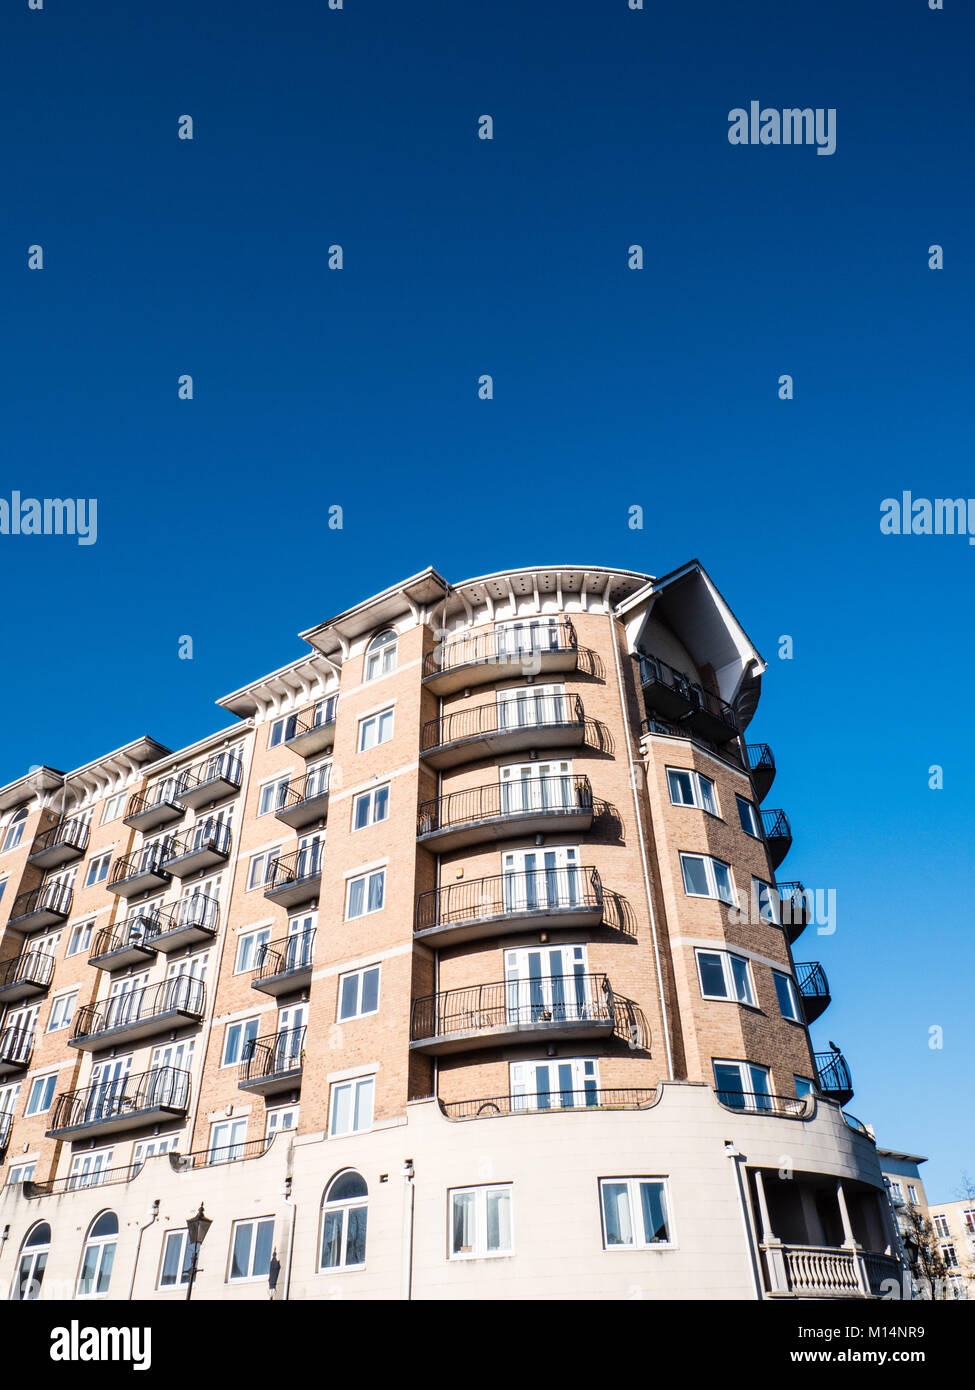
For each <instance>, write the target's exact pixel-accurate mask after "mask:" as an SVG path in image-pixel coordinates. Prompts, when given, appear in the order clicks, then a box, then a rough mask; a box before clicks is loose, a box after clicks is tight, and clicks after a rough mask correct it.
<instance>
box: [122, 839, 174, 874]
mask: <svg viewBox="0 0 975 1390" xmlns="http://www.w3.org/2000/svg"><path fill="white" fill-rule="evenodd" d="M174 838H175V837H174V836H172V835H166V836H164V837H163V838H162V839H161V840H153V841H152V843H151V844H148V845H143V847H142V849H139V850H136V851H135V852H134V853H132V854H125V855H123V856H122V857H121V859H116V860H115V862H114V863H113V864H112V877H111V879H110V880H109V881H110V882H111V883H113V884H116V883H124V882H125V880H126V879H128V878H141V877H142V876H143V875H144V874H151V875H154V876H155V877H156V878H159V879H161V880H168V879H169V878H170V877H171V875H170V874H169V873H167V871H166V870H165V869H163V867H162V865H163V862H164V861H165V860H166V859H170V858H171V857H172V856H171V854H170V845H171V844H172V842H173V839H174Z"/></svg>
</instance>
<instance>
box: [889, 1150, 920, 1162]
mask: <svg viewBox="0 0 975 1390" xmlns="http://www.w3.org/2000/svg"><path fill="white" fill-rule="evenodd" d="M877 1157H878V1158H896V1159H897V1160H898V1161H899V1162H901V1163H927V1161H928V1160H927V1159H926V1158H925V1157H924V1156H923V1155H922V1154H902V1153H898V1152H897V1150H896V1149H878V1150H877Z"/></svg>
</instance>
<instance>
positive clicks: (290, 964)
mask: <svg viewBox="0 0 975 1390" xmlns="http://www.w3.org/2000/svg"><path fill="white" fill-rule="evenodd" d="M314 954H315V929H314V927H311V928H309V930H308V931H301V932H295V933H294V935H293V936H282V937H279V938H278V940H277V941H268V942H266V944H265V945H263V946H262V947H261V950H260V954H259V955H258V958H257V978H258V979H259V980H270V979H272V978H273V977H274V976H275V975H296V974H298V973H299V972H300V971H302V970H310V969H311V963H312V957H313V956H314Z"/></svg>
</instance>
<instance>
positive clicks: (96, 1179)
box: [24, 1159, 145, 1197]
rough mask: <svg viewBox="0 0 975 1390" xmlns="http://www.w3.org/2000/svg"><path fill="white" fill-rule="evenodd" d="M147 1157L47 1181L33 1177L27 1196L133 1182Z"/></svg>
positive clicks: (26, 1189)
mask: <svg viewBox="0 0 975 1390" xmlns="http://www.w3.org/2000/svg"><path fill="white" fill-rule="evenodd" d="M144 1163H145V1159H143V1160H142V1161H141V1162H139V1163H126V1164H124V1165H123V1166H122V1167H119V1168H96V1169H92V1171H91V1172H89V1173H70V1174H67V1175H66V1176H65V1177H63V1178H50V1179H49V1180H48V1181H46V1182H35V1181H34V1180H33V1179H31V1180H30V1181H28V1182H26V1183H25V1184H24V1196H25V1197H60V1196H62V1195H63V1194H64V1193H65V1192H80V1191H82V1190H87V1189H88V1188H89V1187H113V1186H114V1185H115V1184H116V1183H122V1182H131V1181H132V1179H133V1178H134V1177H136V1176H137V1175H138V1174H139V1173H141V1172H142V1168H143V1164H144Z"/></svg>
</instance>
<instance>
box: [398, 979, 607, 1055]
mask: <svg viewBox="0 0 975 1390" xmlns="http://www.w3.org/2000/svg"><path fill="white" fill-rule="evenodd" d="M614 1026H615V1007H614V999H613V990H612V987H611V986H610V983H609V980H608V979H607V978H606V976H605V975H551V976H545V977H542V978H539V979H529V980H502V981H499V982H496V983H492V984H487V985H469V986H467V987H466V988H464V989H448V990H445V991H443V992H442V993H440V994H428V995H426V996H424V997H423V998H420V999H414V1001H413V1013H412V1017H411V1020H410V1047H411V1049H412V1050H413V1051H415V1052H425V1053H427V1054H430V1055H432V1056H440V1055H443V1054H445V1053H449V1052H470V1051H472V1050H474V1049H476V1048H483V1047H493V1046H497V1045H498V1044H500V1043H510V1042H537V1043H539V1044H541V1043H543V1042H544V1043H552V1042H569V1041H579V1042H581V1043H583V1045H586V1044H588V1042H590V1041H591V1040H592V1039H593V1038H607V1037H611V1036H612V1034H613V1031H614Z"/></svg>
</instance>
